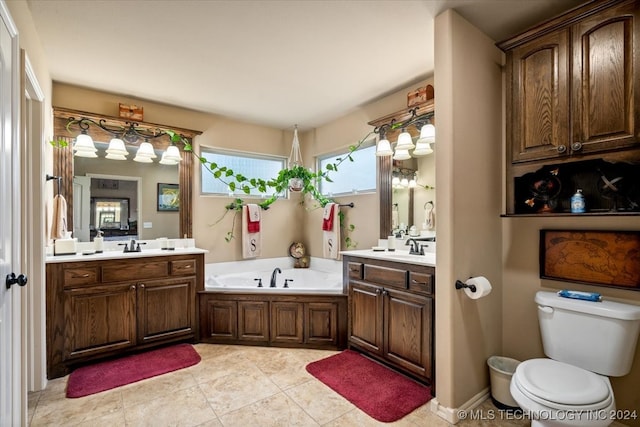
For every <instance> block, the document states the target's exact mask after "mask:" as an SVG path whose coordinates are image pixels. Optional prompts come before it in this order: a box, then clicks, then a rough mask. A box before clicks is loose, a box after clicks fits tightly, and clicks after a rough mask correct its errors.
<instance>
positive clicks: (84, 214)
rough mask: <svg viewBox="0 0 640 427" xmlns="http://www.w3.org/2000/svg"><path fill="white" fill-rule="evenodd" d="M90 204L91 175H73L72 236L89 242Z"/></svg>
mask: <svg viewBox="0 0 640 427" xmlns="http://www.w3.org/2000/svg"><path fill="white" fill-rule="evenodd" d="M90 204H91V177H88V176H74V177H73V237H77V238H78V241H80V242H90V241H91V239H90V237H89V222H90V213H91V211H90Z"/></svg>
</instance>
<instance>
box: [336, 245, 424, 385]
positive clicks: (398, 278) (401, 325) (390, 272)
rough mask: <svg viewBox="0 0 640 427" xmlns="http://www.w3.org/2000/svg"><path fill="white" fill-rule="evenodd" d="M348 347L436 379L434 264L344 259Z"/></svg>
mask: <svg viewBox="0 0 640 427" xmlns="http://www.w3.org/2000/svg"><path fill="white" fill-rule="evenodd" d="M344 264H345V275H344V277H345V280H347V281H348V288H349V347H355V348H357V349H358V350H360V351H363V352H365V353H367V354H369V355H371V356H373V357H375V358H377V359H379V360H381V361H383V362H386V363H388V364H390V365H392V366H394V367H395V368H398V369H400V370H402V371H404V372H407V373H409V374H411V375H413V376H415V377H417V378H418V379H420V380H423V381H425V382H429V383H433V380H434V372H435V371H434V366H433V357H434V352H433V342H434V329H433V324H434V314H435V311H434V310H435V305H434V304H435V294H434V289H435V287H434V285H435V268H434V267H427V266H421V265H413V264H405V263H396V262H390V261H382V260H374V259H367V258H358V257H352V256H345V257H344Z"/></svg>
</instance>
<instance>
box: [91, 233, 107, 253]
mask: <svg viewBox="0 0 640 427" xmlns="http://www.w3.org/2000/svg"><path fill="white" fill-rule="evenodd" d="M102 234H103V231H102V230H98V233H97V234H96V237H94V238H93V244H94V246H95V250H96V253H97V254H101V253H102V251H103V250H104V237H102Z"/></svg>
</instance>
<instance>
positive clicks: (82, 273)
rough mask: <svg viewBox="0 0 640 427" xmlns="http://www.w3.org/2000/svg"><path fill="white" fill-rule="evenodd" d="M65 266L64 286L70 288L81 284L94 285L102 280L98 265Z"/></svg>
mask: <svg viewBox="0 0 640 427" xmlns="http://www.w3.org/2000/svg"><path fill="white" fill-rule="evenodd" d="M76 265H77V264H75V265H74V266H73V267H71V268H65V269H63V271H64V273H63V274H64V277H63V281H64V287H65V288H70V287H73V286H79V285H92V284H96V283H98V282H99V281H100V276H99V272H98V267H97V266H89V267H87V266H82V265H81V266H76Z"/></svg>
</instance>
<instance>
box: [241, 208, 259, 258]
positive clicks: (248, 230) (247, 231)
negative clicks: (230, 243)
mask: <svg viewBox="0 0 640 427" xmlns="http://www.w3.org/2000/svg"><path fill="white" fill-rule="evenodd" d="M261 222H262V221H261V220H260V207H259V206H258V205H255V204H253V205H252V204H249V205H245V206H243V207H242V258H245V259H247V258H256V257H259V256H260V255H261V254H262V236H261V231H260V226H261V225H262V224H261ZM254 230H256V231H254Z"/></svg>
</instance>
